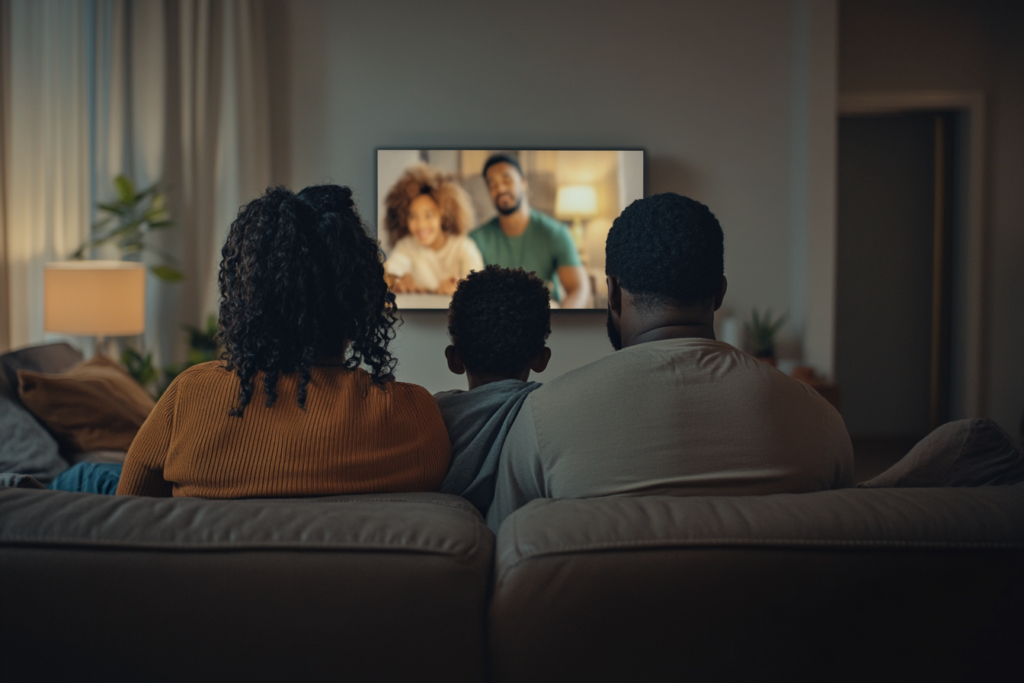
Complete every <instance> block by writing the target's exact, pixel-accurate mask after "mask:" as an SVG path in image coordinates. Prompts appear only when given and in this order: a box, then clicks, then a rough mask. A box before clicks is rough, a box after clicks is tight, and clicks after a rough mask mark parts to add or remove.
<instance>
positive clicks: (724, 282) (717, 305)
mask: <svg viewBox="0 0 1024 683" xmlns="http://www.w3.org/2000/svg"><path fill="white" fill-rule="evenodd" d="M728 288H729V281H728V280H726V279H725V276H724V275H723V276H722V288H721V289H720V290H718V294H716V295H715V310H716V311H717V310H718V309H719V308H721V307H722V302H723V301H725V290H727V289H728Z"/></svg>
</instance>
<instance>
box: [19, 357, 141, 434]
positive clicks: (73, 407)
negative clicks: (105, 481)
mask: <svg viewBox="0 0 1024 683" xmlns="http://www.w3.org/2000/svg"><path fill="white" fill-rule="evenodd" d="M18 394H19V396H20V397H21V402H22V404H24V406H25V407H26V408H28V409H29V410H30V411H31V412H32V414H33V415H35V416H36V417H37V418H38V419H39V421H40V422H42V423H43V424H44V425H46V427H47V428H48V429H49V430H50V431H51V432H52V433H53V435H54V436H55V437H57V440H58V441H59V442H60V443H61V446H62V450H63V451H64V452H66V453H77V452H80V451H100V450H120V451H127V450H128V447H129V446H130V445H131V443H132V439H134V438H135V434H136V433H137V432H138V431H139V427H141V426H142V423H143V422H145V420H146V417H147V416H148V415H149V413H150V411H151V410H153V406H154V405H155V403H154V401H153V399H152V397H150V395H149V394H147V393H146V390H145V389H143V388H142V387H141V386H139V383H138V382H136V381H135V380H134V379H133V378H132V376H131V375H129V374H128V373H127V372H125V370H124V369H123V368H122V367H121V366H120V365H118V363H117V362H115V361H113V360H111V359H110V358H108V357H106V356H104V355H101V354H96V355H95V356H93V357H92V358H91V359H89V360H87V361H85V362H84V363H81V364H79V365H77V366H75V367H74V368H72V369H71V370H69V371H67V372H64V373H61V374H59V375H48V374H43V373H41V372H32V371H30V370H19V371H18Z"/></svg>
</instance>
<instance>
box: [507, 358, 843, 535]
mask: <svg viewBox="0 0 1024 683" xmlns="http://www.w3.org/2000/svg"><path fill="white" fill-rule="evenodd" d="M852 484H853V447H852V445H851V444H850V437H849V434H847V432H846V426H845V425H844V424H843V419H842V418H841V417H840V416H839V413H838V412H837V411H836V410H835V408H833V407H832V406H831V405H830V404H829V403H828V402H827V401H825V399H823V398H822V397H821V396H819V395H818V393H817V392H815V391H814V389H812V388H811V387H810V386H808V385H806V384H804V383H803V382H798V381H797V380H795V379H793V378H791V377H789V376H787V375H785V374H783V373H781V372H779V371H778V370H776V369H775V368H773V367H771V366H769V365H766V364H765V363H761V362H760V361H758V360H757V359H756V358H754V357H752V356H749V355H747V354H745V353H743V352H741V351H738V350H737V349H735V348H733V347H732V346H730V345H729V344H725V343H723V342H719V341H714V340H709V339H668V340H664V341H657V342H649V343H646V344H638V345H636V346H631V347H628V348H625V349H623V350H622V351H617V352H615V353H611V354H609V355H607V356H605V357H604V358H602V359H601V360H598V361H595V362H594V363H591V364H589V365H586V366H584V367H582V368H579V369H577V370H574V371H572V372H569V373H566V374H565V375H562V376H561V377H559V378H557V379H554V380H552V381H551V382H548V383H547V384H545V385H544V386H543V387H541V388H540V389H538V390H537V391H535V392H534V393H532V394H530V396H529V397H528V398H527V399H526V401H525V402H524V404H523V407H522V409H521V410H520V412H519V416H518V417H517V418H516V421H515V423H514V424H513V426H512V429H511V430H510V431H509V434H508V437H507V438H506V439H505V444H504V446H503V448H502V453H501V458H500V461H499V464H498V476H497V481H496V486H495V495H494V502H493V503H492V504H491V507H490V509H489V510H488V513H487V525H488V526H489V527H491V529H493V530H495V531H497V529H498V527H499V526H500V525H501V522H502V520H504V519H505V517H507V516H508V515H510V514H512V512H514V511H515V510H516V509H518V508H520V507H522V506H523V505H526V503H528V502H529V501H531V500H533V499H535V498H586V497H592V496H608V495H616V494H631V495H653V494H669V495H760V494H769V493H801V492H805V491H819V490H823V489H831V488H841V487H845V486H851V485H852Z"/></svg>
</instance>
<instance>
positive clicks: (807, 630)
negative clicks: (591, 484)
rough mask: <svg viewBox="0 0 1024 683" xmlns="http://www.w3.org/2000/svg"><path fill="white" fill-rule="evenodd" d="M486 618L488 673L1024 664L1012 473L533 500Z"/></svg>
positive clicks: (1018, 521) (953, 669) (772, 676)
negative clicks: (973, 484) (873, 486)
mask: <svg viewBox="0 0 1024 683" xmlns="http://www.w3.org/2000/svg"><path fill="white" fill-rule="evenodd" d="M489 623H490V629H491V630H490V651H491V655H492V665H493V670H494V671H495V672H496V680H498V681H526V680H533V681H544V680H552V681H554V680H598V681H600V680H626V679H634V680H661V679H668V678H672V679H684V678H685V679H687V680H689V679H693V680H763V679H767V680H870V679H873V678H876V677H877V676H878V675H879V672H882V673H883V674H884V676H885V677H887V678H891V679H893V680H948V679H950V677H951V676H952V677H953V678H956V677H959V678H961V679H964V678H966V679H972V678H974V679H979V680H983V679H984V680H987V679H990V678H991V675H994V674H995V673H996V672H998V671H1000V670H1003V669H1005V668H1006V667H1007V666H1010V665H1013V666H1018V670H1019V665H1020V664H1024V661H1021V660H1022V659H1024V655H1022V654H1021V649H1020V648H1019V645H1018V644H1019V642H1021V639H1022V638H1024V486H1007V487H993V488H984V489H889V490H860V489H847V490H840V491H826V492H820V493H808V494H799V495H773V496H750V497H706V498H704V497H668V496H656V497H655V496H651V497H614V498H601V499H590V500H542V501H534V502H532V503H530V504H529V505H527V506H526V507H524V508H522V509H521V510H519V511H517V512H516V513H515V514H513V515H512V516H511V517H509V518H508V519H507V520H506V521H505V523H504V524H503V525H502V527H501V529H500V530H499V533H498V549H497V560H496V567H495V587H494V595H493V598H492V604H491V611H490V616H489ZM527 652H528V653H530V656H529V657H524V656H523V654H522V653H527ZM996 679H998V677H997V678H996Z"/></svg>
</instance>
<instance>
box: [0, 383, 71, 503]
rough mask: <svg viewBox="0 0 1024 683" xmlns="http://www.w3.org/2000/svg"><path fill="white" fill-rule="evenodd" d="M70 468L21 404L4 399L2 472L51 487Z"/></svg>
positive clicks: (0, 438)
mask: <svg viewBox="0 0 1024 683" xmlns="http://www.w3.org/2000/svg"><path fill="white" fill-rule="evenodd" d="M67 468H68V463H67V461H66V460H64V458H62V457H60V453H59V452H58V449H57V442H56V441H55V440H54V438H53V437H52V436H50V434H49V433H48V432H47V431H46V429H44V428H43V426H42V425H41V424H39V422H37V421H36V419H35V418H34V417H32V415H31V414H29V412H28V411H27V410H25V409H24V408H23V407H21V405H20V404H18V403H16V402H15V401H13V400H11V399H10V398H8V397H6V396H2V395H0V472H6V473H13V474H21V475H29V476H32V477H35V478H36V479H38V480H39V481H41V482H43V483H49V482H51V481H53V479H54V477H56V476H57V475H58V474H60V473H61V472H63V471H64V470H66V469H67Z"/></svg>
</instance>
